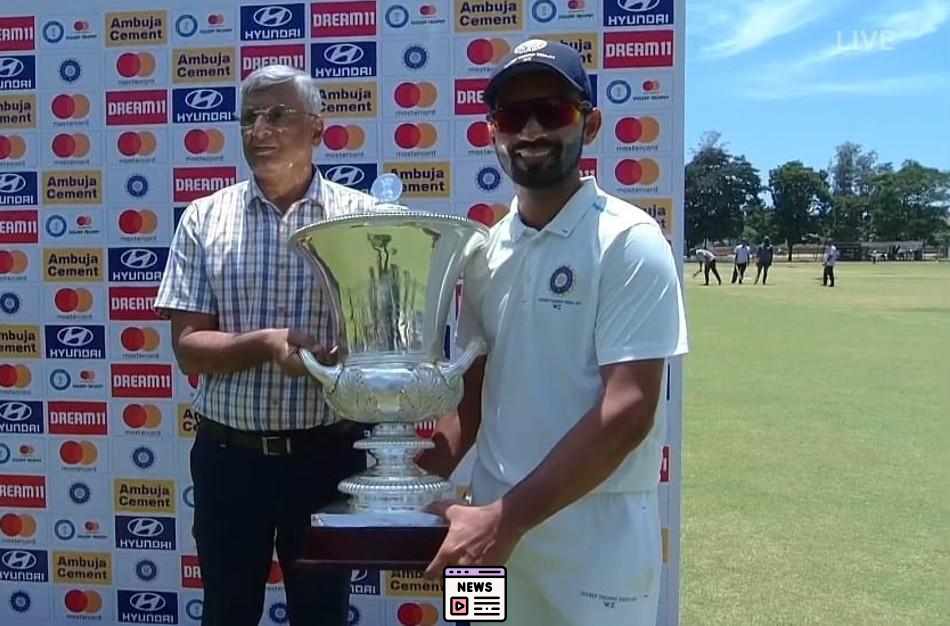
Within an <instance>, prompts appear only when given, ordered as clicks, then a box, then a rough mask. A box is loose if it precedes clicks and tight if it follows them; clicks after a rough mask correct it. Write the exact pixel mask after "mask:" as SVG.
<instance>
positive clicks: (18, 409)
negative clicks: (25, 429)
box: [0, 401, 33, 422]
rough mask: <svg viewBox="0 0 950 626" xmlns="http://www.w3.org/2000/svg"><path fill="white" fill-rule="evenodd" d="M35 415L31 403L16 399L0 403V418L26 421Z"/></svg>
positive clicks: (11, 420) (9, 420)
mask: <svg viewBox="0 0 950 626" xmlns="http://www.w3.org/2000/svg"><path fill="white" fill-rule="evenodd" d="M32 416H33V409H31V408H30V405H29V404H25V403H23V402H16V401H7V402H2V403H0V419H2V420H6V421H8V422H24V421H26V420H28V419H30V418H31V417H32Z"/></svg>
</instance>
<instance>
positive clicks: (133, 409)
mask: <svg viewBox="0 0 950 626" xmlns="http://www.w3.org/2000/svg"><path fill="white" fill-rule="evenodd" d="M122 421H123V422H125V425H126V426H128V427H129V428H135V429H139V428H145V429H148V430H151V429H154V428H158V427H159V425H161V423H162V412H161V411H159V410H158V407H157V406H155V405H154V404H129V405H127V406H126V407H125V408H124V409H122Z"/></svg>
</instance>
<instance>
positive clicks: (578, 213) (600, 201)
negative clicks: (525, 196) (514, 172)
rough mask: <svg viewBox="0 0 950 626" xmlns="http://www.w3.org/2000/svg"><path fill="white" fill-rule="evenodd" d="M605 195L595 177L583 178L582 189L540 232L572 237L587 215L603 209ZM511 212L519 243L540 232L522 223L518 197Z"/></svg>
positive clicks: (513, 229) (513, 232)
mask: <svg viewBox="0 0 950 626" xmlns="http://www.w3.org/2000/svg"><path fill="white" fill-rule="evenodd" d="M603 195H604V194H603V192H602V191H601V190H600V187H598V186H597V181H596V180H594V177H593V176H583V177H581V186H580V188H579V189H578V190H577V191H575V192H574V195H573V196H571V197H570V198H569V199H568V201H567V203H565V205H564V206H563V207H561V210H560V211H558V212H557V215H555V216H554V219H552V220H551V221H550V222H548V223H547V225H546V226H545V227H544V228H543V229H541V231H540V232H544V233H550V234H552V235H558V236H559V237H564V238H567V237H570V236H571V233H573V232H574V229H575V228H576V227H577V225H578V224H579V223H580V221H581V219H583V217H584V216H585V215H587V212H588V211H589V210H590V209H592V208H594V207H595V206H597V207H598V208H600V209H603V206H604V203H605V201H606V200H605V198H604V197H603ZM511 212H512V213H513V215H512V219H511V237H512V239H514V240H515V241H517V240H518V239H520V238H521V237H522V236H523V235H524V234H525V233H527V232H529V231H530V232H531V233H537V232H539V231H537V230H535V229H534V228H531V227H530V226H527V225H525V223H524V222H522V221H521V216H520V215H518V197H517V196H515V198H514V199H513V200H512V201H511Z"/></svg>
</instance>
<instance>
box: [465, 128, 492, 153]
mask: <svg viewBox="0 0 950 626" xmlns="http://www.w3.org/2000/svg"><path fill="white" fill-rule="evenodd" d="M465 137H466V139H468V143H469V144H471V145H472V146H474V147H476V148H484V147H485V146H488V145H490V144H491V130H490V129H489V127H488V122H474V123H472V124H470V125H469V127H468V130H466V131H465Z"/></svg>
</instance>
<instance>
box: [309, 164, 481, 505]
mask: <svg viewBox="0 0 950 626" xmlns="http://www.w3.org/2000/svg"><path fill="white" fill-rule="evenodd" d="M401 191H402V184H401V182H400V180H399V178H398V177H397V176H395V175H394V174H384V175H382V176H381V177H380V178H379V179H377V180H376V182H375V183H374V184H373V188H372V193H373V195H374V196H375V197H376V199H377V201H378V204H377V206H376V211H375V212H373V213H361V214H354V215H347V216H344V217H339V218H332V219H328V220H325V221H322V222H318V223H316V224H312V225H310V226H307V227H304V228H301V229H300V230H298V231H296V232H295V233H294V234H293V235H292V236H291V243H292V246H293V248H294V249H296V250H297V251H298V252H299V253H301V254H303V255H304V256H305V257H306V258H307V259H308V260H309V261H310V262H311V263H312V264H313V266H314V268H315V269H316V271H318V272H319V273H320V275H321V276H322V277H323V279H324V281H325V284H326V285H327V288H328V290H329V292H330V297H331V302H332V311H333V315H334V316H335V321H336V328H337V336H336V337H335V338H334V339H335V344H336V346H337V347H338V350H339V356H338V362H337V363H336V364H335V365H324V364H322V363H320V362H319V361H318V360H317V359H316V357H315V356H314V355H313V354H312V353H311V352H309V351H307V350H301V351H300V354H301V357H302V359H303V362H304V364H305V365H306V367H307V371H308V372H309V373H310V375H311V376H313V377H314V378H316V379H317V380H319V381H320V383H321V384H322V386H323V389H324V397H325V398H326V401H327V403H328V404H329V405H330V406H331V407H332V408H333V409H334V410H335V411H336V413H337V414H338V415H339V416H340V417H342V418H346V419H350V420H353V421H356V422H362V423H365V424H372V425H373V428H372V434H371V435H370V436H368V437H367V438H365V439H361V440H360V441H358V442H356V444H355V447H356V448H358V449H362V450H366V451H368V452H369V454H370V455H371V456H372V457H373V458H374V459H375V464H373V465H372V466H371V467H370V468H369V469H367V470H366V471H365V472H363V473H360V474H357V475H356V476H352V477H350V478H347V479H345V480H343V481H342V482H340V484H339V490H340V491H341V492H343V493H345V494H347V495H349V496H350V498H349V511H350V512H364V513H383V514H389V513H398V512H419V511H421V510H422V509H423V508H425V506H426V505H428V504H429V503H431V502H433V501H435V500H437V499H439V498H442V497H445V496H446V495H447V494H448V492H449V490H450V489H451V484H450V483H449V482H448V481H446V480H443V479H442V478H441V477H439V476H435V475H432V474H429V473H427V472H425V471H423V470H422V469H421V468H419V466H418V465H416V463H415V462H414V457H415V456H416V455H417V454H418V453H419V452H420V450H423V449H426V448H431V447H432V446H433V445H434V444H433V443H432V442H431V441H429V440H428V439H424V438H422V437H420V436H418V435H417V434H416V426H417V424H418V423H419V422H421V421H424V420H429V419H432V418H436V417H439V416H442V415H446V414H449V413H452V412H454V411H455V410H456V408H457V406H458V403H459V401H460V400H461V396H462V375H463V374H464V373H465V370H467V369H468V368H469V366H470V365H471V364H472V362H473V361H474V360H475V359H476V358H477V357H478V356H479V355H480V354H482V353H483V352H484V351H485V345H484V342H482V341H481V340H475V341H473V342H472V343H470V344H469V345H468V346H466V349H465V351H464V352H463V353H462V354H461V355H460V356H459V357H458V358H457V359H456V360H454V361H448V360H446V359H445V357H444V345H445V336H446V322H447V320H448V315H449V311H450V309H451V304H452V300H453V297H454V293H455V285H456V283H457V281H458V278H459V276H460V275H461V273H462V269H463V267H464V265H465V263H466V261H467V260H468V259H469V258H470V257H471V255H472V254H473V253H474V252H475V251H476V250H477V249H478V248H479V247H480V246H481V245H483V243H484V242H485V240H486V239H487V234H488V229H487V228H485V227H484V226H482V225H481V224H478V223H477V222H474V221H472V220H469V219H466V218H462V217H456V216H449V215H439V214H434V213H425V212H417V211H411V210H409V209H408V208H406V207H404V206H401V205H398V204H395V202H396V200H398V198H399V195H400V194H401Z"/></svg>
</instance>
